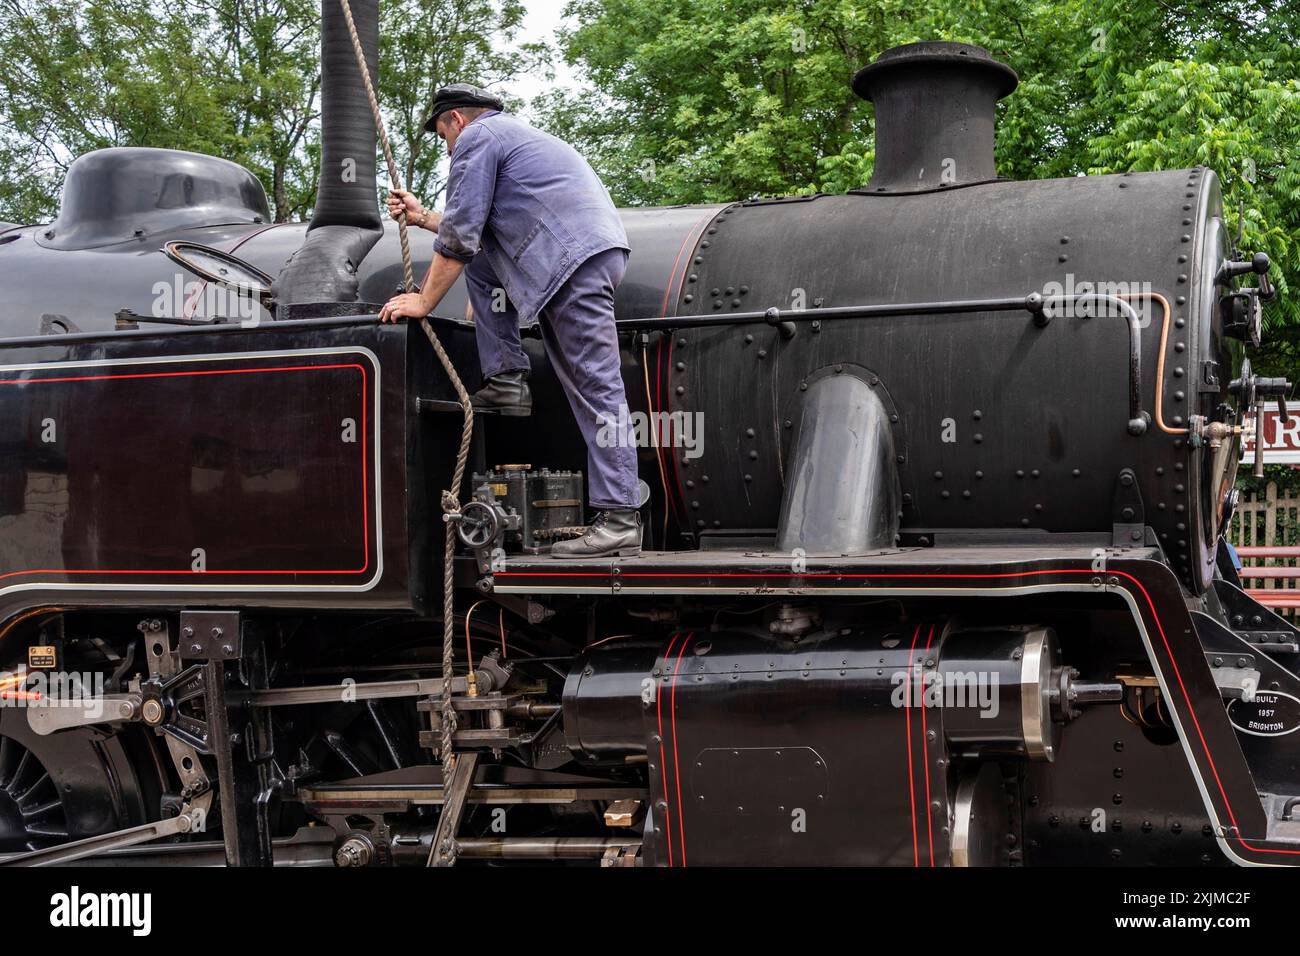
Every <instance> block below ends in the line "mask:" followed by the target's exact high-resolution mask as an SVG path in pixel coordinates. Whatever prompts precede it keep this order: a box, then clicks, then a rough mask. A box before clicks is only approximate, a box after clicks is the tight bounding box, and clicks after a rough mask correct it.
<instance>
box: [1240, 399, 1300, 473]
mask: <svg viewBox="0 0 1300 956" xmlns="http://www.w3.org/2000/svg"><path fill="white" fill-rule="evenodd" d="M1287 411H1289V412H1290V413H1291V418H1290V419H1289V420H1288V421H1287V422H1286V424H1283V423H1282V414H1281V412H1279V411H1278V407H1277V402H1269V403H1268V404H1261V405H1260V406H1259V424H1258V426H1257V428H1256V431H1257V433H1258V434H1261V435H1263V437H1264V464H1266V465H1300V405H1295V404H1289V405H1288V406H1287ZM1246 460H1247V461H1254V460H1255V443H1254V442H1253V441H1248V442H1246Z"/></svg>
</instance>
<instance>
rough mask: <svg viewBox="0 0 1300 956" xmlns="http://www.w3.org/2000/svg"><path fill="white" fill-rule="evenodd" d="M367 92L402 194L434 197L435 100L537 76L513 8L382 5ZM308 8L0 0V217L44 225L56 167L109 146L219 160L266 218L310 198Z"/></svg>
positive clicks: (301, 2) (58, 180)
mask: <svg viewBox="0 0 1300 956" xmlns="http://www.w3.org/2000/svg"><path fill="white" fill-rule="evenodd" d="M380 9H381V16H382V18H383V22H382V24H381V38H382V40H381V56H380V64H381V67H380V71H379V72H380V77H379V94H380V99H381V101H382V104H383V107H384V110H385V117H386V120H387V122H388V126H389V129H390V131H391V133H392V136H393V141H394V148H395V150H396V153H397V155H398V157H399V162H401V163H403V165H404V173H405V176H404V178H405V181H406V182H407V183H409V184H411V185H410V188H412V189H414V190H416V191H417V192H419V193H420V194H421V195H424V196H426V197H427V198H429V199H432V198H433V197H434V196H436V195H437V194H438V193H439V192H440V190H441V181H440V178H439V177H440V170H441V168H442V164H441V160H442V158H443V157H442V152H441V146H440V144H439V143H438V142H437V138H436V137H435V136H433V135H432V134H428V133H425V132H424V130H423V125H424V120H425V118H426V117H427V115H428V108H429V103H430V101H431V100H432V97H433V90H434V89H435V88H436V87H437V86H440V85H442V84H443V83H447V82H452V81H454V80H470V81H475V82H479V83H481V84H483V85H486V86H496V85H500V84H502V83H504V82H507V81H509V80H510V79H512V78H513V77H515V76H516V75H518V74H519V73H520V72H521V71H525V70H531V69H539V68H543V67H544V64H543V57H544V54H545V52H546V51H544V50H542V49H540V48H536V47H524V48H522V49H520V50H518V51H511V50H510V49H509V42H510V40H511V38H512V37H513V36H514V35H515V33H516V31H517V30H518V27H519V24H520V22H521V20H522V18H523V12H524V11H523V5H522V3H521V2H520V0H381V6H380ZM319 47H320V0H0V162H3V163H4V169H5V170H6V175H5V177H4V178H3V179H0V220H7V221H13V222H38V221H47V220H49V219H51V218H53V217H54V215H55V214H56V212H57V208H58V192H59V188H60V186H61V184H62V182H63V177H64V174H65V173H66V172H67V167H68V165H69V164H70V163H71V162H72V161H73V160H74V159H75V158H76V157H77V156H79V155H81V154H82V153H85V152H88V151H90V150H93V149H100V148H103V147H107V146H159V147H166V148H171V149H187V150H194V151H196V152H202V153H209V154H212V155H215V156H222V157H225V158H226V159H230V160H233V161H235V162H237V163H240V164H242V165H244V166H246V167H248V168H249V169H250V170H252V171H253V172H254V173H255V174H257V176H258V177H259V178H260V179H261V180H262V183H263V185H264V186H265V187H266V189H267V193H268V195H269V197H270V199H271V205H272V212H273V215H274V218H275V219H276V221H279V222H285V221H288V220H292V219H300V218H304V217H306V216H308V215H310V213H311V209H312V204H313V202H314V200H315V195H316V177H317V175H318V162H317V160H318V156H319V152H318V150H319V138H320V50H319Z"/></svg>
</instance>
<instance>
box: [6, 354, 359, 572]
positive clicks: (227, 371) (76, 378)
mask: <svg viewBox="0 0 1300 956" xmlns="http://www.w3.org/2000/svg"><path fill="white" fill-rule="evenodd" d="M186 361H202V359H190V358H188V357H186V356H177V357H176V359H175V362H176V364H181V363H184V362H186ZM331 369H333V370H337V369H356V370H358V371H359V372H360V373H361V540H362V542H363V558H364V563H363V564H362V565H361V567H360V568H359V569H352V568H346V569H338V568H324V569H320V568H317V569H310V570H307V569H277V570H230V571H217V570H206V571H194V570H188V569H184V570H182V569H175V568H163V569H147V568H140V569H129V570H122V569H110V568H34V569H31V570H26V571H6V572H0V580H4V579H5V578H12V577H22V576H24V575H29V574H50V575H60V574H61V575H65V576H70V575H84V574H102V575H108V576H116V575H150V576H159V577H161V576H167V577H175V576H181V575H185V576H207V575H224V576H229V575H244V576H248V575H264V576H276V575H294V576H298V575H322V574H329V575H343V574H365V573H366V572H367V571H369V570H370V475H369V466H368V463H367V458H368V454H369V449H370V431H369V409H368V407H367V406H368V404H369V398H370V376H369V373H368V372H367V370H366V367H365V366H364V365H360V364H358V363H355V362H340V363H334V364H329V365H281V366H266V367H261V368H220V369H191V370H187V371H180V372H127V373H124V374H119V375H69V376H51V377H47V378H12V379H0V385H32V384H50V383H57V382H102V381H116V380H133V379H148V378H183V377H187V376H190V377H193V376H205V375H250V374H255V373H259V372H315V371H327V370H331Z"/></svg>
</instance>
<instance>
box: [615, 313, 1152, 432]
mask: <svg viewBox="0 0 1300 956" xmlns="http://www.w3.org/2000/svg"><path fill="white" fill-rule="evenodd" d="M1079 302H1093V303H1097V304H1101V305H1105V306H1107V307H1109V308H1110V309H1113V310H1114V314H1118V315H1121V316H1123V318H1124V319H1125V320H1126V322H1127V323H1128V432H1129V434H1130V435H1141V434H1143V433H1144V432H1146V430H1147V426H1148V425H1149V424H1150V422H1151V416H1150V415H1149V414H1148V413H1147V412H1145V411H1143V410H1142V323H1141V320H1140V319H1139V317H1138V314H1137V310H1136V309H1134V308H1133V307H1132V306H1131V305H1129V304H1128V303H1127V302H1125V301H1124V300H1123V299H1121V298H1120V297H1118V296H1114V295H1107V294H1103V293H1097V292H1080V293H1075V294H1074V295H1059V296H1044V295H1043V294H1042V293H1040V292H1031V293H1030V294H1029V295H1024V296H1015V297H1008V298H1000V299H951V300H947V301H939V302H900V303H887V304H877V305H844V306H834V307H831V308H826V309H791V310H782V309H777V308H770V309H764V310H763V311H762V312H732V313H729V314H726V315H663V316H655V317H653V318H645V319H622V320H620V321H619V322H618V323H617V325H618V328H619V330H620V331H628V330H634V331H640V330H653V329H658V330H663V331H671V330H676V329H690V328H708V327H711V326H728V325H753V324H758V323H766V324H768V325H773V326H778V327H779V326H781V325H782V324H789V323H797V322H827V321H833V320H835V319H878V318H894V317H898V316H907V315H970V314H974V313H980V312H1022V311H1023V312H1028V313H1029V314H1030V315H1031V316H1033V319H1034V324H1035V325H1037V326H1038V327H1039V328H1045V327H1046V326H1047V324H1048V323H1049V322H1050V321H1051V320H1052V318H1053V315H1052V314H1051V313H1052V311H1053V309H1054V307H1055V306H1058V305H1065V304H1067V303H1068V304H1076V303H1079ZM1099 314H1100V313H1099ZM1085 318H1093V316H1091V315H1089V316H1085ZM782 337H783V338H790V337H792V333H791V334H787V333H786V332H785V331H783V333H782ZM1157 387H1159V383H1157Z"/></svg>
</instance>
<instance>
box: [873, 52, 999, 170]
mask: <svg viewBox="0 0 1300 956" xmlns="http://www.w3.org/2000/svg"><path fill="white" fill-rule="evenodd" d="M1018 82H1019V78H1018V77H1017V76H1016V73H1015V71H1014V70H1013V69H1011V67H1009V66H1007V65H1006V64H1005V63H1000V62H998V61H997V60H995V59H993V57H992V56H991V55H990V54H989V52H988V51H987V50H985V49H983V48H981V47H977V46H972V45H971V44H968V43H909V44H907V45H905V46H899V47H894V48H893V49H892V50H886V51H885V52H884V53H882V54H880V56H879V57H877V58H876V60H875V62H873V63H871V64H870V65H868V66H865V67H863V68H862V69H861V70H859V71H858V72H857V74H856V75H855V76H854V77H853V92H855V93H857V94H858V96H861V97H862V98H863V99H865V100H870V101H871V102H872V103H873V104H875V107H876V165H875V169H874V170H873V171H872V175H871V182H869V183H868V184H867V188H868V189H870V190H873V191H875V192H887V193H903V192H921V191H925V190H930V189H941V188H945V187H951V186H960V185H964V184H966V183H978V182H985V181H987V180H990V179H995V178H997V172H996V170H995V169H994V164H993V138H994V112H995V109H996V107H997V101H998V100H1000V99H1001V98H1002V97H1004V96H1006V95H1007V94H1008V93H1010V92H1011V91H1012V90H1014V89H1015V88H1016V84H1017V83H1018Z"/></svg>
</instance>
